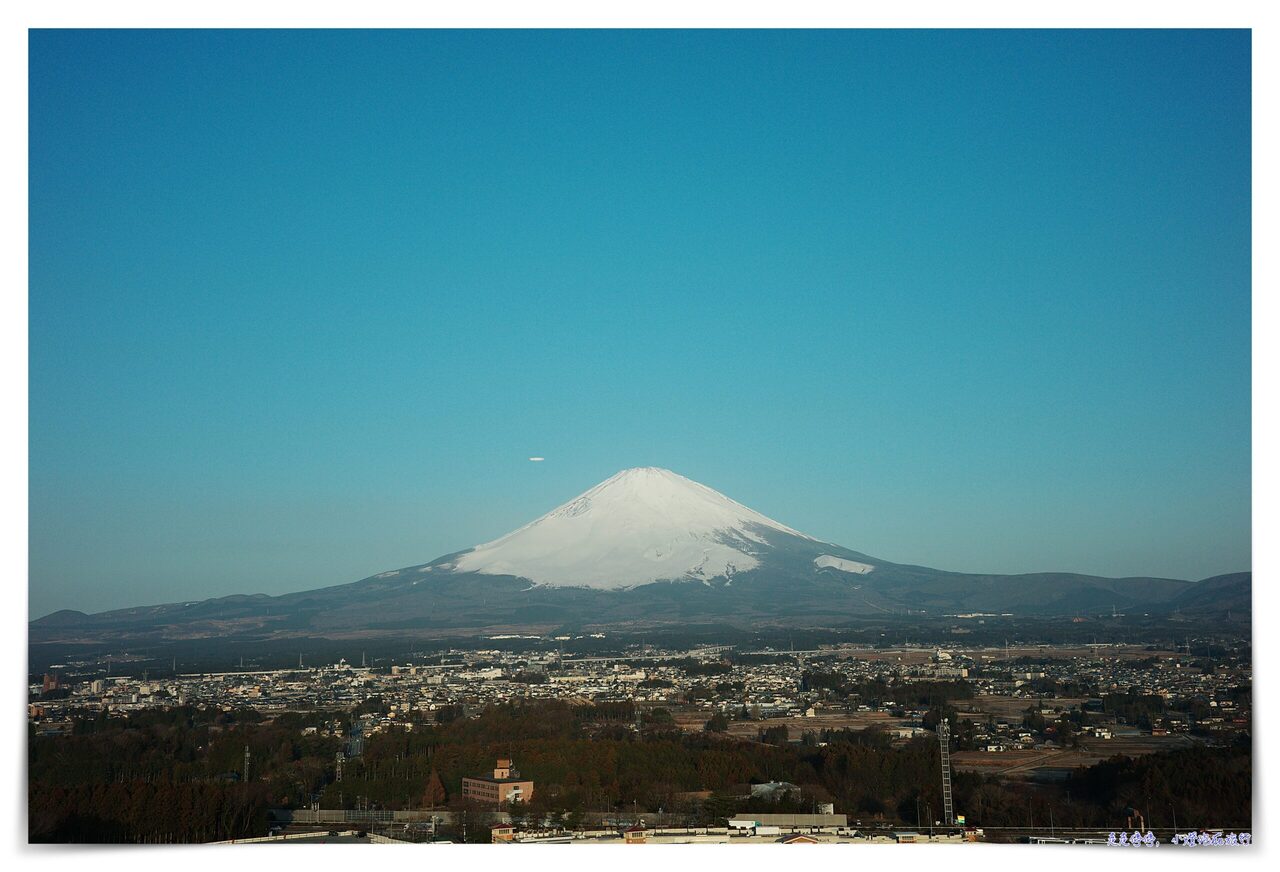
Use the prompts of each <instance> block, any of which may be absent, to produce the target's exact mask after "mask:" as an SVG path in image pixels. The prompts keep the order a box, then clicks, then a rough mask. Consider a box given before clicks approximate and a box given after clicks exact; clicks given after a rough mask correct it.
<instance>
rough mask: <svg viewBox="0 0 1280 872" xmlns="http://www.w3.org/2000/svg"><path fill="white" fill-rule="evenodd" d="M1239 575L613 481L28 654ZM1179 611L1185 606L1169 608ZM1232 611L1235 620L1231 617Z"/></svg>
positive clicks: (1209, 602)
mask: <svg viewBox="0 0 1280 872" xmlns="http://www.w3.org/2000/svg"><path fill="white" fill-rule="evenodd" d="M1251 578H1252V576H1251V573H1236V574H1234V575H1230V576H1217V577H1215V578H1214V579H1210V580H1207V581H1205V582H1202V583H1200V584H1196V583H1193V582H1189V581H1183V580H1178V579H1167V578H1149V577H1136V578H1121V579H1112V578H1100V577H1096V576H1088V575H1080V574H1074V573H1030V574H1023V575H996V574H974V573H956V572H946V571H942V570H936V569H930V568H927V567H922V566H912V565H907V564H896V563H892V562H890V561H885V560H880V559H879V558H876V557H873V556H870V555H867V554H863V553H861V552H857V551H853V550H851V549H848V548H845V547H843V546H840V545H835V544H832V543H826V542H821V541H819V540H817V539H814V538H813V537H811V536H807V535H806V534H804V533H801V532H799V531H797V530H794V529H792V528H790V527H787V526H785V525H783V524H781V523H779V522H777V521H774V520H773V519H771V518H768V517H767V516H765V515H763V514H760V513H759V512H756V511H754V510H753V509H749V508H747V507H746V506H743V505H742V504H740V503H737V502H735V501H733V500H731V499H730V498H728V497H726V496H724V495H723V494H720V493H719V492H717V491H715V490H713V489H712V488H709V487H707V486H705V485H702V484H699V483H698V482H694V481H692V480H690V479H687V478H685V477H683V476H680V475H678V474H676V473H674V472H671V471H669V470H665V469H658V468H655V467H642V468H638V469H629V470H623V471H622V472H619V473H618V474H616V475H614V476H612V477H610V478H609V479H607V480H605V481H604V482H601V483H600V484H599V485H596V486H595V487H593V488H591V489H590V490H588V491H586V492H584V493H583V494H581V495H579V496H578V497H575V498H574V499H573V500H570V501H569V502H567V503H565V504H563V505H561V506H560V507H558V508H556V509H553V510H552V511H550V512H548V513H547V514H545V515H543V516H542V517H540V518H538V519H537V520H535V521H533V522H531V523H530V524H527V525H525V526H524V527H521V528H519V529H517V530H514V531H512V532H511V533H508V534H507V535H505V536H502V537H500V538H498V539H495V540H493V541H491V542H487V543H484V544H482V545H478V546H475V547H474V548H468V549H466V550H463V551H458V552H454V553H452V554H448V555H445V556H442V557H439V558H437V559H436V560H434V561H432V562H430V563H425V564H420V565H417V566H410V567H406V568H404V569H397V570H391V571H388V572H382V573H379V574H377V575H374V576H370V577H369V578H365V579H362V580H360V581H356V582H352V583H350V584H344V585H338V586H335V587H328V588H321V589H318V590H311V591H303V592H299V593H292V594H285V595H282V596H274V597H273V596H266V595H263V594H256V595H236V596H228V597H220V598H217V599H209V600H203V601H199V602H183V603H171V604H167V605H158V606H150V607H139V608H132V609H117V610H113V611H109V612H103V613H100V614H95V615H85V614H83V613H80V612H74V611H71V610H63V611H60V612H55V613H54V614H52V615H48V616H46V617H44V618H40V619H38V620H36V621H33V622H31V624H30V636H31V640H32V641H51V640H58V641H69V640H75V639H79V640H89V639H92V640H98V641H102V640H128V639H195V638H215V637H216V638H224V637H244V638H267V637H289V636H308V635H309V636H330V637H354V636H361V635H394V634H397V633H401V634H403V633H408V632H412V633H419V634H421V633H432V632H440V633H443V632H445V631H450V630H460V631H461V630H475V631H481V630H493V629H498V628H501V629H508V628H538V627H554V626H559V625H565V624H573V625H578V626H584V627H585V626H599V627H604V626H643V625H645V624H670V623H680V622H687V621H695V620H696V621H709V620H711V621H724V622H729V623H734V624H738V625H752V624H768V623H773V622H779V621H792V622H808V623H811V624H813V625H815V626H816V625H831V624H832V623H839V622H848V621H853V620H858V619H861V618H867V617H875V616H877V615H884V614H888V613H904V612H908V611H910V612H914V613H922V614H932V615H942V614H949V613H959V612H995V613H1013V614H1019V615H1028V616H1030V615H1079V614H1082V613H1103V612H1109V611H1111V610H1113V609H1120V610H1140V611H1142V612H1164V611H1169V612H1171V611H1174V610H1176V609H1180V608H1187V609H1197V608H1199V609H1203V610H1209V609H1216V608H1217V607H1218V606H1217V605H1214V604H1215V603H1218V604H1220V603H1221V602H1223V601H1224V598H1228V599H1230V602H1231V603H1234V604H1235V605H1234V608H1235V609H1236V610H1237V611H1246V610H1247V609H1248V600H1249V599H1250V593H1249V584H1250V583H1251ZM1180 603H1181V605H1179V604H1180ZM1241 603H1243V605H1241Z"/></svg>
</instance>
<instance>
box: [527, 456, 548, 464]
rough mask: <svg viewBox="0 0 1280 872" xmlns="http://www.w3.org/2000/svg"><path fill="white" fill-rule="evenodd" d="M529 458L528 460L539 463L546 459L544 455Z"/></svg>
mask: <svg viewBox="0 0 1280 872" xmlns="http://www.w3.org/2000/svg"><path fill="white" fill-rule="evenodd" d="M529 459H530V460H532V461H533V462H534V463H541V462H542V461H544V460H546V459H547V458H545V457H530V458H529Z"/></svg>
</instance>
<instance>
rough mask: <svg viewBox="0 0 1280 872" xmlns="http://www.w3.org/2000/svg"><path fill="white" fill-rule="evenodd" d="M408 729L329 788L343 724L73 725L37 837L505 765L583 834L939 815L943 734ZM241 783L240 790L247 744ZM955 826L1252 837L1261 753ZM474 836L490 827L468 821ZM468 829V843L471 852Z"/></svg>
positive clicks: (1187, 764)
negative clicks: (1139, 814) (1173, 830)
mask: <svg viewBox="0 0 1280 872" xmlns="http://www.w3.org/2000/svg"><path fill="white" fill-rule="evenodd" d="M454 715H455V716H454V717H452V718H446V722H444V723H432V724H415V726H414V729H413V730H412V731H404V730H396V731H392V732H387V733H381V734H378V735H375V736H372V737H370V738H369V739H368V740H367V742H366V743H365V751H364V754H363V756H362V757H359V758H356V759H353V760H350V761H348V762H347V764H346V766H345V769H344V777H343V780H342V781H341V782H338V781H336V780H335V771H334V755H335V754H336V752H337V751H338V749H339V748H340V747H341V742H340V740H339V739H337V738H332V737H326V736H323V735H310V736H304V735H303V734H302V728H303V727H305V726H320V725H323V724H324V723H326V722H327V721H333V720H334V719H338V720H341V721H343V722H349V715H346V714H339V713H323V712H316V713H309V714H306V715H297V714H291V715H282V716H278V717H275V718H273V719H271V720H263V719H262V718H261V717H259V716H256V715H252V714H247V713H246V714H242V713H216V716H215V714H214V713H202V712H196V711H193V710H190V709H175V710H173V711H171V712H167V713H159V712H157V713H153V714H149V715H140V716H135V717H133V718H129V719H115V718H113V719H111V720H106V719H102V718H92V719H81V720H79V721H77V729H76V733H75V734H74V735H72V736H64V737H34V736H33V737H32V738H31V740H30V741H31V746H30V747H31V750H30V836H31V839H32V840H33V841H129V842H166V841H204V840H215V839H226V838H236V837H243V836H247V835H260V834H262V833H264V832H265V831H266V827H267V817H266V810H267V809H268V808H272V807H298V806H301V805H306V804H308V803H309V802H310V800H311V798H312V796H313V795H319V797H320V801H321V804H322V806H323V807H326V808H335V807H346V808H355V807H361V808H374V809H404V808H412V809H422V808H425V807H436V808H449V809H452V810H455V811H458V810H463V809H465V808H466V806H465V805H464V804H463V803H462V801H461V796H460V794H461V780H462V778H463V776H465V775H476V774H481V773H485V772H487V771H488V770H490V769H492V768H493V765H494V760H495V758H498V757H511V758H512V759H514V761H515V764H516V766H517V767H518V768H519V770H520V772H521V774H522V775H523V776H525V777H528V778H531V779H532V780H533V781H534V782H535V784H536V789H535V791H534V795H533V799H532V801H531V802H529V803H527V804H526V805H524V806H522V807H520V808H518V809H515V810H514V811H515V813H516V815H517V817H518V819H520V820H526V821H548V820H551V821H554V822H556V823H558V824H560V825H564V826H570V827H572V826H576V825H580V824H581V823H582V822H583V821H584V820H585V819H586V817H587V816H588V815H595V814H604V815H626V814H629V813H636V812H649V813H658V812H661V813H663V814H666V815H668V816H670V817H671V818H672V819H673V820H675V821H682V822H687V823H695V824H717V823H722V822H723V821H724V819H725V818H726V817H728V816H729V815H732V814H734V813H736V812H739V811H747V810H754V811H765V810H769V809H772V810H778V811H789V810H795V811H799V810H810V809H812V807H813V804H814V803H817V802H834V803H835V805H836V808H837V810H838V811H841V812H845V813H847V814H848V815H849V816H850V818H851V820H863V821H864V822H866V823H870V822H872V821H879V822H882V823H884V824H889V825H899V824H901V825H908V826H913V827H914V826H916V825H917V823H918V822H919V823H921V824H927V822H928V820H929V819H930V818H929V816H930V815H932V817H933V818H934V819H937V818H939V817H941V809H942V797H941V790H940V784H939V775H938V772H939V751H938V744H937V741H936V739H935V738H934V737H932V736H926V737H921V738H917V739H914V740H911V741H909V742H905V743H895V742H893V741H891V740H890V738H889V737H888V736H887V735H885V734H883V733H879V732H877V731H875V730H868V731H861V732H854V731H844V730H840V731H822V732H821V733H813V734H810V733H806V734H805V735H804V736H796V737H791V738H793V739H794V740H795V741H787V737H784V736H782V735H781V734H780V733H776V731H775V734H769V735H767V736H766V735H761V736H760V737H759V738H760V739H762V740H763V741H751V740H746V739H739V738H733V737H730V736H727V735H724V734H722V733H718V732H715V731H708V730H703V731H698V732H681V731H680V730H678V729H677V728H675V726H674V725H673V724H672V722H671V718H670V715H669V714H668V713H666V712H661V713H659V712H656V711H649V712H643V711H642V712H640V713H639V719H638V720H639V725H640V729H639V732H637V730H636V722H637V712H636V711H635V709H634V707H633V706H632V705H631V704H630V703H629V702H619V703H607V704H601V705H594V706H593V705H580V706H573V705H569V704H566V703H563V702H538V703H523V704H508V705H501V706H494V707H491V708H489V709H487V710H486V711H485V712H484V713H483V714H481V715H480V716H479V717H477V718H467V717H460V716H456V715H457V713H454ZM246 745H247V746H249V748H250V776H249V780H248V781H247V782H245V781H244V780H243V764H244V748H245V746H246ZM769 781H786V782H791V783H792V784H795V785H797V786H798V787H799V790H798V791H791V792H787V793H785V794H783V795H782V796H781V797H780V798H779V799H777V800H776V801H773V802H770V801H769V800H765V799H762V798H753V799H751V800H746V799H744V798H743V797H744V796H745V795H746V794H748V793H749V790H750V788H749V786H750V785H751V784H754V783H762V782H769ZM954 793H955V801H956V810H957V811H958V812H960V813H963V814H965V815H966V817H967V819H968V821H969V822H970V823H972V824H976V825H978V826H985V827H993V828H994V827H1010V826H1013V827H1024V826H1029V825H1034V824H1037V823H1038V824H1040V825H1044V824H1045V823H1046V822H1047V821H1048V820H1049V819H1050V815H1052V817H1053V820H1054V822H1055V823H1056V825H1057V826H1060V827H1120V826H1123V825H1124V822H1125V815H1126V812H1127V810H1128V809H1129V808H1131V807H1132V808H1139V809H1142V810H1144V814H1145V815H1146V817H1147V820H1148V823H1153V824H1159V825H1161V826H1171V825H1172V819H1173V817H1174V816H1176V817H1177V820H1178V823H1179V824H1180V825H1182V826H1183V827H1184V828H1190V827H1203V826H1209V825H1217V826H1227V825H1233V826H1237V827H1244V826H1247V825H1248V824H1249V822H1250V820H1251V757H1250V750H1249V747H1248V745H1247V744H1245V745H1242V746H1239V747H1234V748H1219V749H1209V748H1196V749H1192V750H1188V751H1179V752H1172V753H1169V754H1161V755H1154V756H1148V757H1142V758H1138V759H1132V760H1131V759H1124V758H1117V759H1115V760H1112V761H1108V762H1104V763H1102V764H1099V765H1098V766H1094V767H1092V768H1090V769H1087V770H1079V771H1078V772H1077V773H1076V774H1075V775H1074V776H1072V777H1071V778H1069V779H1068V780H1067V781H1066V782H1065V783H1062V784H1059V785H1033V784H1026V783H1022V784H1011V783H1001V782H999V781H997V780H996V779H994V778H991V777H985V776H979V775H974V774H970V773H956V774H955V776H954ZM472 812H473V813H474V815H475V816H474V817H473V818H472V821H473V823H478V821H479V820H480V819H481V817H482V813H481V810H479V809H472ZM481 835H483V837H484V838H487V835H484V834H483V830H482V828H480V827H478V826H474V825H473V827H472V828H471V831H470V832H469V834H468V838H479V837H481Z"/></svg>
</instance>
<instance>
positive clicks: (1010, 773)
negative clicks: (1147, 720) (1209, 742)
mask: <svg viewBox="0 0 1280 872" xmlns="http://www.w3.org/2000/svg"><path fill="white" fill-rule="evenodd" d="M1195 744H1197V743H1196V741H1195V739H1193V738H1191V737H1190V736H1185V735H1174V736H1138V737H1134V738H1119V739H1095V740H1091V741H1089V742H1088V743H1086V744H1084V745H1082V746H1081V747H1079V748H1064V749H1053V750H1040V749H1029V750H1019V751H955V752H953V753H952V755H951V765H952V766H954V767H955V769H956V770H957V771H962V772H981V773H982V774H984V775H1000V776H1002V777H1006V778H1035V777H1043V776H1044V775H1046V774H1048V773H1050V772H1066V771H1068V770H1071V769H1075V768H1077V767H1080V766H1093V765H1094V764H1096V763H1100V762H1102V761H1103V760H1107V759H1109V758H1111V757H1114V756H1116V755H1117V754H1122V755H1124V756H1126V757H1140V756H1142V755H1144V754H1155V753H1157V752H1159V751H1173V750H1176V749H1179V748H1189V747H1191V746H1193V745H1195Z"/></svg>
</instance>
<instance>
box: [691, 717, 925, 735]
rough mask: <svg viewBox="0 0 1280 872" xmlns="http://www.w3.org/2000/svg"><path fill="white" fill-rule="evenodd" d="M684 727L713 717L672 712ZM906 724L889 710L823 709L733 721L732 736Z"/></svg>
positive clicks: (696, 727)
mask: <svg viewBox="0 0 1280 872" xmlns="http://www.w3.org/2000/svg"><path fill="white" fill-rule="evenodd" d="M672 717H673V718H674V719H675V722H676V724H677V725H679V727H680V729H682V730H685V731H687V732H697V731H699V730H701V729H702V728H703V727H704V726H705V725H706V723H707V720H708V718H710V717H711V716H710V715H709V714H706V713H703V712H676V713H674V714H673V715H672ZM904 723H906V722H905V721H903V720H902V719H900V718H894V717H890V716H889V714H888V713H887V712H820V713H819V714H817V715H816V716H815V717H812V718H805V717H798V718H762V719H761V720H758V721H730V722H729V735H731V736H734V737H736V738H740V739H754V738H755V737H756V734H757V733H759V731H760V730H763V729H766V728H768V727H778V726H785V727H786V728H787V730H788V731H789V732H790V735H791V738H793V739H798V738H799V737H800V736H801V734H803V733H804V732H805V731H806V730H813V731H815V732H816V731H819V730H865V729H867V728H868V727H872V726H884V727H896V726H900V725H902V724H904Z"/></svg>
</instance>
